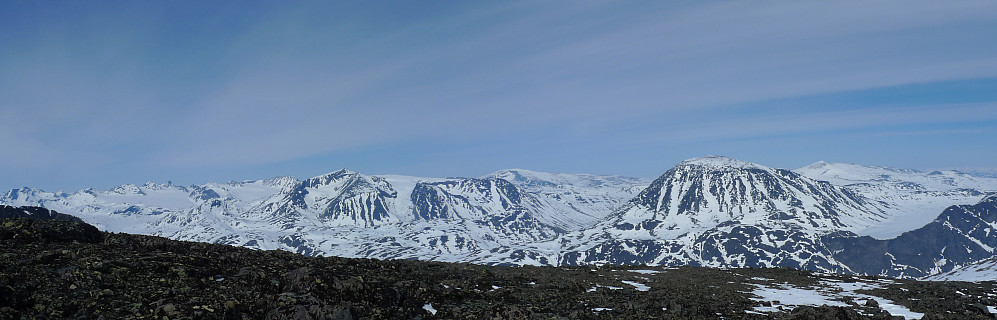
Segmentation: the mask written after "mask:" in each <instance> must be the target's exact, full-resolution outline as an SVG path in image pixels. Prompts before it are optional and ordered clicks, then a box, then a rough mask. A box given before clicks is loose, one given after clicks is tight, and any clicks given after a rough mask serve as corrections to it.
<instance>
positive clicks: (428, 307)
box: [422, 303, 436, 316]
mask: <svg viewBox="0 0 997 320" xmlns="http://www.w3.org/2000/svg"><path fill="white" fill-rule="evenodd" d="M422 308H423V309H425V310H426V311H429V313H430V314H432V315H434V316H435V315H436V309H435V308H433V304H432V303H427V304H425V305H423V306H422Z"/></svg>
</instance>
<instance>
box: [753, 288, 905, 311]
mask: <svg viewBox="0 0 997 320" xmlns="http://www.w3.org/2000/svg"><path fill="white" fill-rule="evenodd" d="M756 286H758V289H755V291H753V292H752V294H754V295H756V296H758V297H759V298H753V299H752V300H755V301H779V303H778V304H777V303H773V304H772V306H771V307H767V306H758V307H755V308H754V310H755V311H759V312H778V311H780V310H779V307H789V308H793V307H796V306H804V305H806V306H820V305H825V304H826V305H829V306H847V304H845V303H844V302H842V301H841V300H844V298H845V297H850V298H852V300H853V301H862V300H867V299H872V300H875V301H876V302H878V303H879V307H880V308H881V309H883V310H886V311H888V312H890V314H892V315H895V316H904V317H905V318H908V319H920V318H921V317H923V316H924V314H922V313H917V312H913V311H910V309H907V307H904V306H901V305H897V304H894V303H893V301H890V300H888V299H885V298H881V297H876V296H870V295H867V294H862V293H857V292H855V291H857V290H868V289H876V288H881V285H880V284H877V283H865V282H854V283H845V282H831V281H821V284H820V286H819V287H817V288H806V289H804V288H797V287H793V286H791V285H789V284H780V285H778V286H777V287H768V286H764V285H760V284H756Z"/></svg>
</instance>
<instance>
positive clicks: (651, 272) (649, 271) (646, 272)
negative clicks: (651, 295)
mask: <svg viewBox="0 0 997 320" xmlns="http://www.w3.org/2000/svg"><path fill="white" fill-rule="evenodd" d="M627 271H630V272H636V273H640V274H656V273H661V271H658V270H627Z"/></svg>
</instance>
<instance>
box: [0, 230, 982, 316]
mask: <svg viewBox="0 0 997 320" xmlns="http://www.w3.org/2000/svg"><path fill="white" fill-rule="evenodd" d="M994 305H997V283H992V282H991V283H965V282H924V281H914V280H893V279H878V278H867V277H854V276H844V275H831V274H817V273H808V272H803V271H796V270H790V269H708V268H693V267H681V268H662V267H643V266H630V267H623V266H608V265H607V266H602V267H530V266H524V267H497V266H482V265H472V264H457V263H440V262H423V261H402V260H394V261H382V260H373V259H348V258H336V257H308V256H302V255H298V254H294V253H290V252H286V251H262V250H252V249H247V248H240V247H232V246H225V245H218V244H207V243H197V242H182V241H175V240H169V239H165V238H160V237H153V236H142V235H129V234H120V233H113V234H112V233H103V232H100V231H98V230H97V229H96V228H94V227H92V226H89V225H85V224H80V223H74V222H68V221H57V220H26V219H0V318H2V319H19V318H32V319H44V318H52V319H61V318H76V319H97V318H104V319H128V318H136V319H137V318H159V319H165V318H170V319H186V318H197V319H223V318H224V319H387V318H391V319H457V318H460V319H465V318H468V319H470V318H473V319H482V318H487V319H526V318H544V319H546V318H571V319H648V318H659V319H718V318H739V319H772V318H774V319H893V317H894V316H903V317H906V318H922V317H923V318H926V319H990V318H993V316H992V314H991V313H990V312H991V310H992V309H993V306H994Z"/></svg>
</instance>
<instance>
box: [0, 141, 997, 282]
mask: <svg viewBox="0 0 997 320" xmlns="http://www.w3.org/2000/svg"><path fill="white" fill-rule="evenodd" d="M0 204H3V205H8V206H18V207H20V206H36V207H44V208H47V209H52V210H56V211H58V212H62V213H66V214H70V215H73V216H76V217H79V218H81V219H82V220H83V221H85V222H87V223H89V224H92V225H95V226H96V227H98V228H99V229H100V230H102V231H107V232H121V233H132V234H144V235H154V236H162V237H167V238H170V239H175V240H188V241H198V242H208V243H216V244H227V245H234V246H242V247H248V248H255V249H283V250H287V251H292V252H297V253H301V254H304V255H308V256H339V257H351V258H377V259H414V260H427V261H443V262H471V263H475V264H486V265H542V266H582V265H606V264H611V265H648V266H703V267H714V268H742V267H752V268H758V267H789V268H796V269H803V270H809V271H818V272H828V273H838V274H851V275H870V276H886V277H893V278H925V277H931V278H932V279H937V280H943V279H958V280H967V281H987V280H989V281H994V280H997V270H995V269H994V263H993V259H994V257H995V253H997V251H995V248H997V178H992V177H985V176H978V175H970V174H966V173H961V172H957V171H934V172H920V171H916V170H903V169H894V168H884V167H868V166H860V165H851V164H837V163H834V164H831V163H824V162H818V163H814V164H812V165H809V166H806V167H803V168H799V169H795V170H787V169H777V168H770V167H766V166H763V165H760V164H754V163H750V162H745V161H740V160H736V159H731V158H726V157H719V156H707V157H701V158H695V159H690V160H686V161H683V162H681V163H679V164H677V165H676V166H675V167H673V168H671V169H669V170H667V171H666V172H665V173H664V174H662V175H661V176H660V177H658V178H657V179H654V180H646V179H641V178H630V177H620V176H597V175H586V174H553V173H542V172H533V171H529V170H520V169H513V170H503V171H499V172H496V173H493V174H491V175H488V176H485V177H480V178H420V177H409V176H398V175H366V174H362V173H358V172H353V171H349V170H346V169H343V170H339V171H335V172H331V173H328V174H325V175H321V176H317V177H313V178H309V179H304V180H299V179H296V178H293V177H279V178H272V179H265V180H248V181H242V182H229V183H207V184H201V185H191V186H178V185H173V184H170V183H167V184H156V183H147V184H145V185H141V186H139V185H122V186H119V187H116V188H113V189H111V190H95V189H85V190H80V191H77V192H73V193H64V192H47V191H43V190H38V189H33V188H27V187H26V188H21V189H14V190H11V191H10V192H8V193H7V194H5V195H3V196H2V197H0ZM987 270H992V271H993V272H988V271H987Z"/></svg>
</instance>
